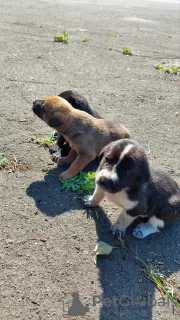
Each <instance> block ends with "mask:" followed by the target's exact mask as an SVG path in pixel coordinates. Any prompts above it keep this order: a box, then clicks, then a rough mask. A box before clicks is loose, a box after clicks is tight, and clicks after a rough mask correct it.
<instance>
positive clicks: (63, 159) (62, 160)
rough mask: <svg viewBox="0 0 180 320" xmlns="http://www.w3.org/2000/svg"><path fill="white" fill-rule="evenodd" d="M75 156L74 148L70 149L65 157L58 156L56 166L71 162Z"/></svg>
mask: <svg viewBox="0 0 180 320" xmlns="http://www.w3.org/2000/svg"><path fill="white" fill-rule="evenodd" d="M76 157H77V153H76V151H75V150H73V149H71V150H70V152H69V154H68V155H67V156H66V157H60V158H59V159H58V161H57V164H58V166H61V165H66V164H67V165H68V164H71V163H72V162H73V161H74V160H75V159H76Z"/></svg>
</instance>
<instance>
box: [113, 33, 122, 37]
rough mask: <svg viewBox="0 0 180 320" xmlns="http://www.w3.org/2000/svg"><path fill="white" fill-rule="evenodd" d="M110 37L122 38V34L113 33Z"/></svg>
mask: <svg viewBox="0 0 180 320" xmlns="http://www.w3.org/2000/svg"><path fill="white" fill-rule="evenodd" d="M112 36H113V37H114V38H121V37H122V34H120V33H114V34H113V35H112Z"/></svg>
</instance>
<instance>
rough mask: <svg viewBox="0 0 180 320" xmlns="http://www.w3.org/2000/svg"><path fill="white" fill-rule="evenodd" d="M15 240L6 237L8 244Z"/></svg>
mask: <svg viewBox="0 0 180 320" xmlns="http://www.w3.org/2000/svg"><path fill="white" fill-rule="evenodd" d="M13 242H14V240H13V239H6V244H9V243H13Z"/></svg>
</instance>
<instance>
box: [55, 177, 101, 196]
mask: <svg viewBox="0 0 180 320" xmlns="http://www.w3.org/2000/svg"><path fill="white" fill-rule="evenodd" d="M94 178H95V172H88V173H87V172H80V173H79V174H78V175H77V176H75V177H73V178H71V179H63V180H62V181H61V183H62V185H63V189H65V190H66V191H73V192H77V193H79V194H90V193H92V191H93V189H94V187H95V181H94Z"/></svg>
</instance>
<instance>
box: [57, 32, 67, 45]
mask: <svg viewBox="0 0 180 320" xmlns="http://www.w3.org/2000/svg"><path fill="white" fill-rule="evenodd" d="M54 42H63V43H68V42H69V33H68V32H67V31H63V34H59V35H55V36H54Z"/></svg>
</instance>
